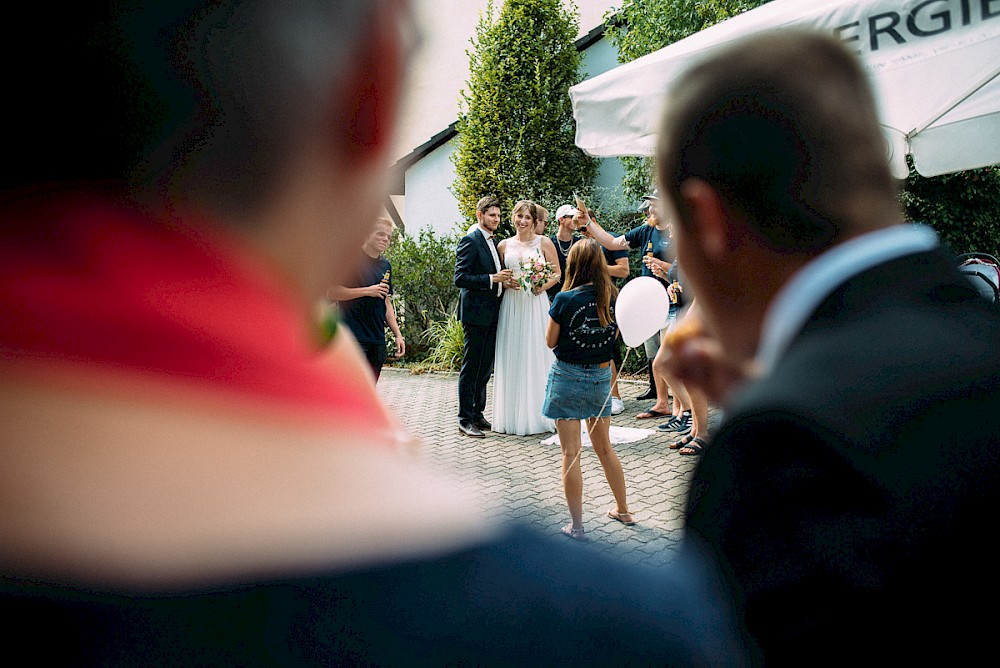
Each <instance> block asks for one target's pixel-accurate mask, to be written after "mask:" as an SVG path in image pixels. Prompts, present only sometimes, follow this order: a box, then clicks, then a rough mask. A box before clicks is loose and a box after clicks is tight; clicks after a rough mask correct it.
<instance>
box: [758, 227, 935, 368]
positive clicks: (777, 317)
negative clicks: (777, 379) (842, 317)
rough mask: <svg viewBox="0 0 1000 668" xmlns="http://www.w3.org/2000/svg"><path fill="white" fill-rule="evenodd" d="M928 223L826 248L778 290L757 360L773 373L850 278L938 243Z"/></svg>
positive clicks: (765, 325) (764, 329) (763, 331)
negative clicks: (825, 303) (813, 317)
mask: <svg viewBox="0 0 1000 668" xmlns="http://www.w3.org/2000/svg"><path fill="white" fill-rule="evenodd" d="M937 246H938V240H937V235H936V234H935V233H934V231H933V230H932V229H931V228H929V227H926V226H923V225H894V226H892V227H888V228H886V229H883V230H878V231H875V232H870V233H868V234H865V235H862V236H860V237H856V238H854V239H851V240H849V241H845V242H844V243H842V244H837V245H836V246H834V247H833V248H831V249H829V250H827V251H826V252H824V253H822V254H821V255H819V256H818V257H816V258H814V259H813V260H811V261H810V262H809V263H807V264H806V265H805V266H804V267H802V268H801V269H799V271H798V272H796V273H795V275H794V276H792V278H791V280H789V281H788V283H786V284H785V285H784V287H782V288H781V290H779V291H778V294H777V295H776V296H775V298H774V300H773V301H772V302H771V305H770V306H769V307H768V310H767V313H766V314H765V316H764V323H763V325H762V326H761V336H760V343H759V345H758V347H757V356H756V357H757V362H758V363H759V364H760V365H761V367H762V369H763V370H764V372H765V373H769V372H770V370H771V369H773V368H774V365H775V364H776V363H777V361H778V360H779V359H780V357H781V355H782V354H784V352H785V350H786V349H787V348H788V346H789V344H790V343H791V341H792V339H794V338H795V336H796V335H797V334H798V333H799V332H800V331H801V330H802V327H803V325H805V323H806V321H808V320H809V317H810V316H811V315H812V314H813V313H815V311H816V309H817V308H818V307H819V306H820V305H821V304H822V303H823V301H824V300H825V299H826V298H827V297H829V296H830V294H831V293H833V292H834V290H836V289H837V288H838V287H839V286H841V285H842V284H844V283H845V282H847V281H848V280H849V279H851V278H853V277H855V276H857V275H858V274H861V273H863V272H865V271H867V270H869V269H871V268H872V267H876V266H878V265H880V264H884V263H886V262H890V261H892V260H895V259H898V258H901V257H903V256H906V255H911V254H914V253H921V252H926V251H929V250H932V249H934V248H937Z"/></svg>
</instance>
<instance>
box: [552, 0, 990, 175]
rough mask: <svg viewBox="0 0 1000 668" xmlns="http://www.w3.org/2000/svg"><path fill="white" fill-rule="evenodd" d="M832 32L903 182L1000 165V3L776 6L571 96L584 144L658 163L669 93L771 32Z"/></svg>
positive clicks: (601, 152) (797, 0) (778, 1)
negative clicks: (716, 59)
mask: <svg viewBox="0 0 1000 668" xmlns="http://www.w3.org/2000/svg"><path fill="white" fill-rule="evenodd" d="M792 27H797V28H808V29H814V30H818V31H825V32H827V33H831V34H834V35H837V36H839V38H840V39H841V40H842V41H843V42H844V43H845V44H847V45H848V47H849V48H851V49H853V50H855V51H856V52H857V53H858V54H859V56H860V58H861V61H862V65H863V67H864V69H865V71H866V72H867V73H868V75H869V76H870V77H871V81H872V84H873V87H874V89H875V94H876V97H877V99H878V100H879V107H880V109H879V111H880V118H881V122H882V125H883V129H884V132H885V136H886V144H887V149H886V150H887V151H888V152H889V155H890V161H891V164H892V170H893V174H895V175H896V176H897V177H898V178H903V177H905V176H906V175H907V168H906V154H908V153H911V154H913V159H914V164H915V166H916V168H917V170H918V171H919V172H920V173H921V174H923V175H925V176H933V175H936V174H946V173H949V172H955V171H958V170H962V169H972V168H975V167H983V166H985V165H992V164H996V163H1000V76H998V75H1000V0H774V1H773V2H770V3H768V4H766V5H763V6H761V7H758V8H757V9H754V10H751V11H749V12H746V13H744V14H741V15H739V16H736V17H734V18H732V19H729V20H728V21H724V22H722V23H719V24H717V25H714V26H712V27H711V28H708V29H706V30H703V31H701V32H699V33H696V34H694V35H691V36H690V37H688V38H686V39H683V40H681V41H679V42H676V43H674V44H671V45H670V46H667V47H665V48H663V49H661V50H659V51H656V52H655V53H651V54H649V55H647V56H644V57H642V58H639V59H637V60H634V61H632V62H630V63H627V64H625V65H622V66H620V67H617V68H615V69H613V70H611V71H609V72H606V73H604V74H602V75H600V76H597V77H594V78H593V79H588V80H586V81H583V82H581V83H580V84H578V85H576V86H573V87H572V88H570V91H569V92H570V96H571V97H572V99H573V114H574V116H575V117H576V123H577V130H576V144H577V146H579V147H580V148H582V149H583V150H584V151H586V152H587V153H589V154H591V155H595V156H622V155H652V154H653V152H654V151H655V148H656V131H657V125H658V122H659V117H660V112H661V109H662V105H663V103H664V101H665V93H666V92H667V91H668V90H669V88H670V86H671V84H672V83H673V82H674V81H675V80H676V79H677V78H678V76H679V75H680V74H681V73H682V72H683V71H684V70H685V69H687V68H688V67H690V66H691V65H693V64H694V63H696V62H698V60H700V59H702V58H704V57H706V56H708V55H711V54H712V53H713V52H714V51H716V50H717V49H718V48H719V47H721V46H723V45H725V44H727V43H728V42H732V41H733V40H736V39H738V38H740V37H743V36H746V35H752V34H756V33H759V32H761V31H764V30H770V29H778V30H780V29H787V28H792Z"/></svg>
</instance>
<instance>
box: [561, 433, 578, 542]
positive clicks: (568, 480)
mask: <svg viewBox="0 0 1000 668" xmlns="http://www.w3.org/2000/svg"><path fill="white" fill-rule="evenodd" d="M556 433H557V434H558V435H559V447H560V448H562V477H563V492H564V493H565V494H566V505H567V506H569V516H570V517H571V518H572V520H573V524H572V529H573V530H574V531H578V530H579V531H582V530H583V472H582V470H581V469H580V447H581V443H580V421H579V420H556Z"/></svg>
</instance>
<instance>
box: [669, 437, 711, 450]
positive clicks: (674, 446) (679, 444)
mask: <svg viewBox="0 0 1000 668" xmlns="http://www.w3.org/2000/svg"><path fill="white" fill-rule="evenodd" d="M695 440H696V439H695V437H694V436H692V435H691V434H688V435H687V436H685V437H684V438H682V439H681V440H679V441H674V442H673V443H671V444H670V445H668V446H667V447H668V448H670V449H671V450H679V449H680V448H686V447H687V446H688V445H689V444H690V443H692V442H693V441H695ZM702 442H704V441H702Z"/></svg>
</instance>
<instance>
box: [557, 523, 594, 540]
mask: <svg viewBox="0 0 1000 668" xmlns="http://www.w3.org/2000/svg"><path fill="white" fill-rule="evenodd" d="M559 531H560V533H562V535H564V536H569V537H570V538H572V539H573V540H587V536H586V532H585V531H584V530H583V529H574V528H573V525H572V524H567V525H566V526H564V527H563V528H562V529H559Z"/></svg>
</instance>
